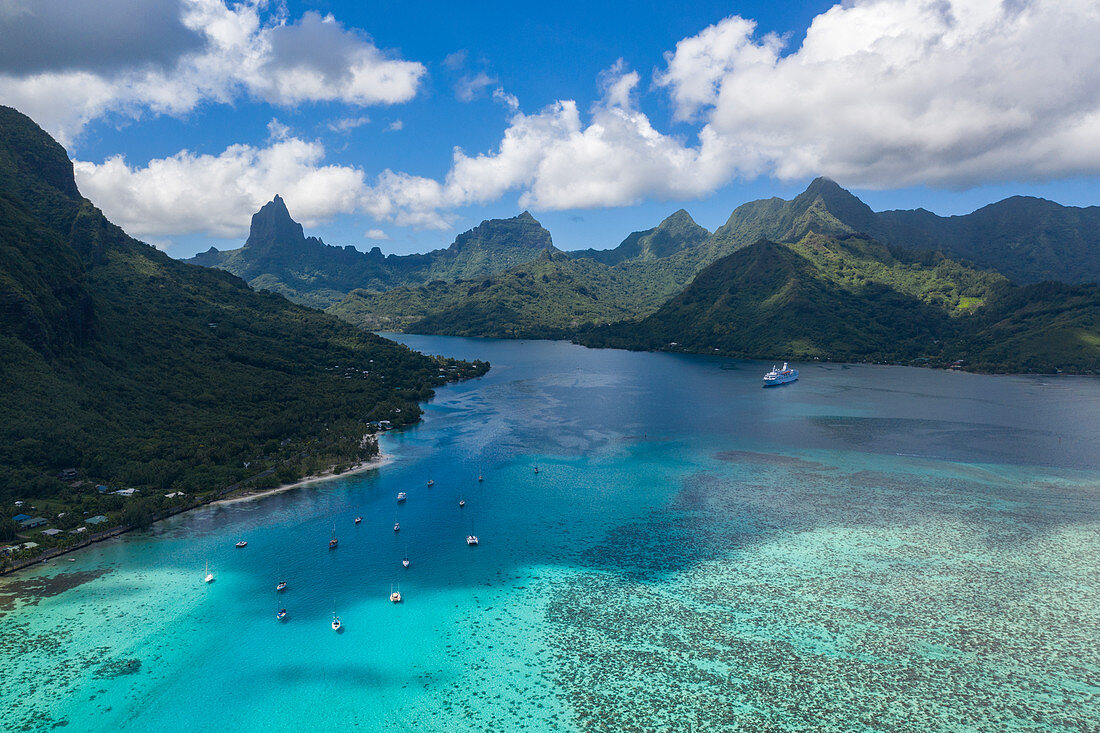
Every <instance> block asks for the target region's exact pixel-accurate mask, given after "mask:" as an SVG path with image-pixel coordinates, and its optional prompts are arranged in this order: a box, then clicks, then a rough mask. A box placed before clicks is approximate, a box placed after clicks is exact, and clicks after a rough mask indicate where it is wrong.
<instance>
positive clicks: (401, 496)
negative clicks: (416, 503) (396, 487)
mask: <svg viewBox="0 0 1100 733" xmlns="http://www.w3.org/2000/svg"><path fill="white" fill-rule="evenodd" d="M407 498H408V495H407V494H406V493H405V492H404V491H398V492H397V503H398V504H403V503H404V502H405V499H407Z"/></svg>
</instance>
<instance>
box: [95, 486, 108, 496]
mask: <svg viewBox="0 0 1100 733" xmlns="http://www.w3.org/2000/svg"><path fill="white" fill-rule="evenodd" d="M95 490H96V491H98V492H99V493H101V494H106V493H107V487H106V486H103V485H102V484H101V485H99V486H97V487H95Z"/></svg>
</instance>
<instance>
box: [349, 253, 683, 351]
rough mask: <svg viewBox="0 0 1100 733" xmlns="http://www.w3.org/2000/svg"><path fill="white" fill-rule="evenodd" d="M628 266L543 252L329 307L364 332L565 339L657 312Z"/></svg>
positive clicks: (354, 296)
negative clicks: (502, 267) (494, 269)
mask: <svg viewBox="0 0 1100 733" xmlns="http://www.w3.org/2000/svg"><path fill="white" fill-rule="evenodd" d="M668 295H669V293H664V292H661V293H660V294H658V295H656V296H653V295H652V293H650V292H649V291H647V290H646V289H645V288H643V287H639V286H638V285H637V284H636V283H635V282H634V281H633V280H632V279H631V271H628V270H625V269H624V268H621V267H608V266H607V265H604V264H602V263H599V262H596V261H594V260H592V259H589V258H575V259H574V258H572V257H570V256H569V255H568V254H565V253H562V252H551V251H549V250H546V251H544V252H543V254H542V256H540V257H539V258H538V259H536V260H532V261H531V262H526V263H524V264H521V265H517V266H515V267H513V268H511V269H509V270H507V271H506V272H503V273H500V274H498V275H494V276H492V277H487V278H479V279H476V280H460V281H457V282H444V281H442V280H436V281H433V282H430V283H427V284H426V285H418V286H414V287H401V288H395V289H393V290H390V291H387V292H385V293H369V292H366V291H363V290H356V291H353V292H352V293H350V294H349V295H348V296H347V297H346V298H344V300H343V301H341V302H340V303H338V304H336V305H334V306H332V307H331V308H329V312H330V313H333V314H336V315H338V316H340V317H341V318H343V319H345V320H347V321H349V322H351V323H355V324H358V325H360V326H362V327H364V328H366V329H369V330H407V331H411V332H414V333H433V334H449V335H455V336H493V337H505V338H507V337H513V338H563V337H565V336H568V335H569V334H572V333H574V332H576V331H577V329H579V328H581V327H584V326H589V325H592V324H596V323H607V322H609V321H618V320H622V319H624V318H633V317H635V316H636V315H638V314H639V313H646V312H649V311H651V310H654V309H656V308H657V307H658V306H659V305H660V304H661V302H663V300H664V299H665V298H667V297H668Z"/></svg>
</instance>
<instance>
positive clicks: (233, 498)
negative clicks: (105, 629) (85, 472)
mask: <svg viewBox="0 0 1100 733" xmlns="http://www.w3.org/2000/svg"><path fill="white" fill-rule="evenodd" d="M395 460H396V458H395V457H394V456H393V455H391V454H389V453H383V452H381V451H379V453H378V457H377V458H376V459H375V460H372V461H367V462H366V463H358V464H356V465H355V466H352V467H351V468H350V469H348V470H347V471H344V472H342V473H332V472H331V471H326V472H325V473H319V474H314V475H311V476H306V477H304V478H301V479H299V480H297V481H295V482H293V483H289V484H282V485H280V486H276V487H275V488H272V489H261V490H252V491H250V490H249V489H238V490H237V491H233V492H229V495H227V496H223V497H222V498H212V499H210V500H208V501H203V502H199V503H198V504H193V505H191V506H187V507H180V508H179V509H177V510H176V511H171V512H169V513H168V514H165V515H164V516H163V517H157V518H156V519H154V520H153V521H152V522H150V524H149V527H152V526H153V525H154V524H156V523H157V522H162V521H164V520H165V519H168V518H170V517H175V516H178V515H180V514H183V513H185V512H192V511H195V510H197V509H202V508H204V507H211V506H215V505H222V506H227V505H231V504H238V503H240V502H244V501H255V500H257V499H263V498H264V497H266V496H272V495H274V494H281V493H283V492H284V491H290V490H291V489H297V488H301V487H302V486H307V485H309V484H315V483H320V482H322V481H331V480H333V479H338V478H344V477H346V476H352V475H355V474H357V473H363V472H365V471H371V470H373V469H376V468H382V467H383V466H388V465H390V464H391V463H394V461H395ZM134 529H136V528H135V527H112V528H111V529H108V530H105V531H104V532H102V533H99V534H96V535H92V536H90V537H88V538H87V540H86V541H84V542H81V543H79V544H76V545H72V546H71V547H64V548H58V547H53V548H50V549H48V550H46V551H45V552H43V553H42V554H41V555H39V556H38V557H36V558H34V559H32V560H24V561H22V562H20V563H18V564H16V565H13V566H12V567H10V568H6V569H5V570H3V571H0V578H4V577H7V576H10V575H14V574H15V573H17V572H19V571H20V570H26V569H27V568H31V567H34V566H36V565H42V564H47V563H49V562H50V560H53V559H55V558H58V557H61V556H62V555H68V554H70V553H73V552H77V551H79V550H83V549H85V548H88V547H91V546H92V545H94V544H97V543H99V542H103V541H104V540H109V539H113V538H115V537H119V536H121V535H124V534H126V533H127V532H130V531H133V530H134ZM142 529H148V527H143V528H142Z"/></svg>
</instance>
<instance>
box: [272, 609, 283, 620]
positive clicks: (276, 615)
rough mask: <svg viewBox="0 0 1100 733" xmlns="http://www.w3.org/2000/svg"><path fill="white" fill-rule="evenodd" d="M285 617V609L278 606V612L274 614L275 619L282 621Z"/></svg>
mask: <svg viewBox="0 0 1100 733" xmlns="http://www.w3.org/2000/svg"><path fill="white" fill-rule="evenodd" d="M285 618H286V609H285V608H280V609H279V612H278V613H276V614H275V620H276V621H282V620H283V619H285Z"/></svg>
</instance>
